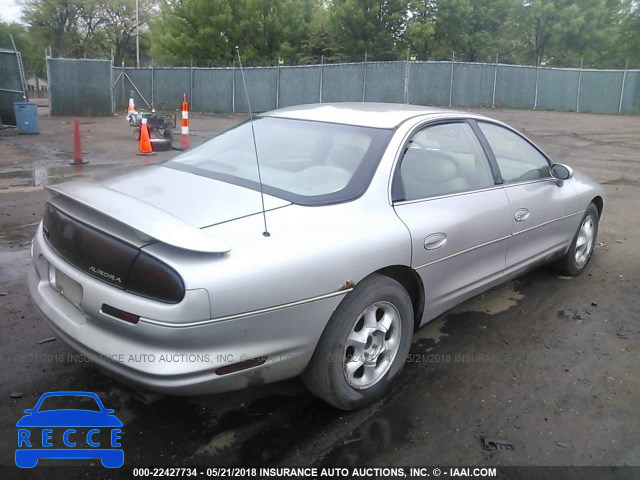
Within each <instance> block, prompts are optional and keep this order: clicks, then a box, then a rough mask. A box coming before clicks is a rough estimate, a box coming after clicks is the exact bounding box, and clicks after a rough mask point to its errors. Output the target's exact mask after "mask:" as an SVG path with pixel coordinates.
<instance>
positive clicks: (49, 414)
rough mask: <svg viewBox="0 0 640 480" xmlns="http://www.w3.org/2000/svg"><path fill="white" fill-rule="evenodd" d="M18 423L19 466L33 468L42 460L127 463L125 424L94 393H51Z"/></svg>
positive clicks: (113, 464)
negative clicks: (124, 440)
mask: <svg viewBox="0 0 640 480" xmlns="http://www.w3.org/2000/svg"><path fill="white" fill-rule="evenodd" d="M24 413H26V415H25V416H23V417H22V418H21V419H20V420H18V422H17V423H16V427H18V448H17V449H16V465H17V466H18V467H21V468H33V467H35V466H36V465H37V464H38V460H39V459H41V458H53V459H87V458H99V459H100V461H101V462H102V465H103V466H105V467H107V468H118V467H121V466H122V464H123V463H124V451H123V450H122V448H120V447H121V444H120V437H121V427H122V422H121V421H120V420H119V419H118V417H116V416H115V415H113V413H114V410H111V409H106V408H104V405H103V404H102V402H101V401H100V398H98V396H97V395H96V394H95V393H92V392H73V391H69V392H66V391H65V392H48V393H45V394H43V395H42V396H41V397H40V399H39V400H38V403H36V406H35V407H34V408H32V409H27V410H25V411H24Z"/></svg>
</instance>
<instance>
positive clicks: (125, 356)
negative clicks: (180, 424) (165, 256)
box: [28, 229, 343, 395]
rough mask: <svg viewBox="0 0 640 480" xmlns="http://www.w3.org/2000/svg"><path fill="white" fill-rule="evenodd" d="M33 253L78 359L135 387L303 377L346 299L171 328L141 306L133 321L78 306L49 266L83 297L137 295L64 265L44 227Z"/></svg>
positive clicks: (219, 386) (222, 387) (37, 294)
mask: <svg viewBox="0 0 640 480" xmlns="http://www.w3.org/2000/svg"><path fill="white" fill-rule="evenodd" d="M33 255H34V259H33V264H32V265H31V266H30V267H29V271H28V285H29V291H30V294H31V297H32V298H33V301H34V303H35V305H36V306H37V307H38V310H39V312H40V314H41V315H42V317H43V318H44V319H45V320H46V321H47V323H48V324H49V326H50V327H51V328H52V330H53V331H54V332H55V334H56V335H57V336H58V337H59V338H61V339H62V340H64V341H65V342H66V343H68V344H69V345H70V346H71V347H72V348H73V349H74V350H76V351H77V352H79V353H80V354H82V355H83V358H79V359H78V361H86V359H87V358H88V359H90V360H91V361H92V362H94V363H95V364H96V365H97V366H98V367H100V368H101V369H104V370H105V371H106V372H107V373H108V374H110V375H112V376H115V377H116V378H118V379H120V380H122V381H124V382H125V383H128V384H131V385H132V386H134V387H136V388H139V389H143V390H151V391H158V392H163V393H168V394H174V395H194V394H206V393H215V392H223V391H229V390H236V389H241V388H245V387H247V386H250V385H253V384H263V383H270V382H274V381H278V380H283V379H286V378H291V377H294V376H296V375H299V374H300V373H302V371H303V370H304V368H305V367H306V365H307V364H308V362H309V360H310V359H311V356H312V354H313V351H314V349H315V346H316V344H317V342H318V340H319V338H320V335H321V334H322V331H323V330H324V327H325V325H326V323H327V321H328V319H329V318H330V317H331V315H332V313H333V311H334V310H335V308H336V307H337V305H338V304H339V302H340V300H341V299H342V298H343V295H337V296H331V297H328V298H320V299H317V300H313V301H309V302H305V303H301V304H296V305H292V306H289V307H287V308H281V309H276V310H271V311H266V312H262V313H258V314H253V315H252V314H248V315H246V316H241V317H235V318H233V319H228V320H221V321H206V322H203V323H202V324H201V325H197V326H184V325H182V326H181V325H180V323H176V324H175V326H166V325H167V323H166V319H163V320H164V321H163V325H158V324H154V323H150V322H146V321H145V317H144V315H143V313H144V312H143V311H142V312H141V311H135V313H137V314H141V320H140V322H139V323H138V324H135V325H134V324H129V323H127V322H124V321H122V320H118V319H116V318H113V317H110V316H108V315H105V314H103V313H102V312H101V311H100V309H99V307H98V308H97V310H96V309H93V308H92V307H91V305H88V306H87V307H86V308H85V306H84V302H82V305H81V307H78V306H77V305H74V303H72V302H71V301H69V300H68V299H67V298H65V297H64V296H63V295H62V294H61V293H59V291H57V290H56V289H55V288H53V286H52V284H51V282H50V280H49V274H48V272H47V270H48V269H49V268H51V267H50V265H51V266H53V268H55V269H56V270H58V271H61V272H63V273H64V274H66V275H68V276H69V277H71V278H73V279H75V280H77V281H78V283H80V285H81V286H82V289H83V292H82V296H83V299H84V298H85V297H86V298H91V297H96V296H98V297H99V296H100V295H97V294H96V292H95V291H93V290H95V289H99V290H100V292H101V294H102V297H101V298H104V300H99V302H104V303H108V304H109V305H113V306H114V307H116V308H123V307H122V305H123V303H122V302H119V297H130V296H131V294H128V293H126V292H123V291H121V290H118V289H116V288H114V287H111V286H109V285H106V284H104V283H103V282H100V281H99V280H96V279H94V278H92V277H90V276H88V275H85V274H83V273H82V272H80V271H78V270H77V269H74V267H72V266H71V265H68V264H66V263H65V262H64V261H63V260H62V259H60V258H59V257H58V256H57V255H56V254H55V253H54V252H52V251H51V250H50V249H49V247H48V245H47V244H46V242H45V241H44V240H43V239H42V235H41V232H40V229H39V230H38V233H37V234H36V238H35V239H34V249H33ZM105 288H107V289H108V290H104V289H105ZM196 299H197V297H196ZM185 301H189V295H187V296H186V297H185ZM123 309H124V308H123ZM255 358H261V359H263V360H264V362H263V363H262V364H261V365H258V366H253V367H251V368H248V369H245V370H241V371H236V372H233V373H226V374H221V372H220V371H219V369H220V368H221V367H225V366H230V365H235V364H238V363H241V362H245V361H247V360H249V359H255ZM72 361H73V360H72Z"/></svg>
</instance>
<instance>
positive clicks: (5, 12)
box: [0, 0, 22, 23]
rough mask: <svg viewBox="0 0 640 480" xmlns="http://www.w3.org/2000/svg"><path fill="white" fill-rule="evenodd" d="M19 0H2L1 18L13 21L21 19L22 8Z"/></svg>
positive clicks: (0, 5) (5, 20) (4, 20)
mask: <svg viewBox="0 0 640 480" xmlns="http://www.w3.org/2000/svg"><path fill="white" fill-rule="evenodd" d="M21 8H22V7H20V5H18V2H17V0H0V20H2V21H3V22H7V23H11V22H17V21H19V20H20V10H21Z"/></svg>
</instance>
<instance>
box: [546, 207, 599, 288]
mask: <svg viewBox="0 0 640 480" xmlns="http://www.w3.org/2000/svg"><path fill="white" fill-rule="evenodd" d="M599 217H600V215H599V214H598V209H597V207H596V206H595V205H594V204H593V203H590V204H589V206H588V207H587V210H586V211H585V213H584V216H583V217H582V220H581V221H580V226H579V227H578V231H577V232H576V234H575V236H574V237H573V242H571V246H570V247H569V250H568V251H567V253H566V254H565V256H564V257H562V258H561V259H560V260H558V261H557V262H556V264H555V267H556V269H557V270H559V271H560V272H561V273H564V274H566V275H571V276H577V275H580V274H581V273H582V271H583V270H584V268H585V267H586V266H587V263H589V260H590V259H591V255H593V250H594V249H595V246H596V238H597V237H598V220H599Z"/></svg>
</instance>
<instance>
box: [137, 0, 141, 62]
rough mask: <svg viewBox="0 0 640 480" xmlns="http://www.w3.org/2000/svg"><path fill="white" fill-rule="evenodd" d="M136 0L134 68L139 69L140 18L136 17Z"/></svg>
mask: <svg viewBox="0 0 640 480" xmlns="http://www.w3.org/2000/svg"><path fill="white" fill-rule="evenodd" d="M138 7H139V5H138V0H136V68H140V17H139V15H138Z"/></svg>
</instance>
